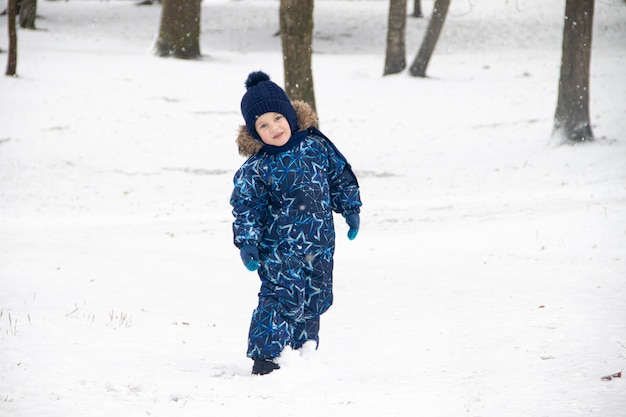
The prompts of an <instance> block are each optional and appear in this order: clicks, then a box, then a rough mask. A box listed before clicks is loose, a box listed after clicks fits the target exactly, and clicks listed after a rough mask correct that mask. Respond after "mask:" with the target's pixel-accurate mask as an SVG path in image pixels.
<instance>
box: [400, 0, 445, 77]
mask: <svg viewBox="0 0 626 417" xmlns="http://www.w3.org/2000/svg"><path fill="white" fill-rule="evenodd" d="M449 7H450V0H435V5H434V7H433V14H432V16H431V17H430V21H429V22H428V28H427V29H426V35H425V36H424V40H423V41H422V45H421V47H420V49H419V52H418V53H417V56H416V57H415V60H414V61H413V63H412V64H411V67H410V68H409V72H410V73H411V75H413V76H416V77H425V76H426V67H427V66H428V63H429V62H430V58H431V57H432V55H433V52H434V51H435V46H436V45H437V40H438V39H439V35H440V34H441V29H442V28H443V23H444V22H445V20H446V15H447V14H448V8H449Z"/></svg>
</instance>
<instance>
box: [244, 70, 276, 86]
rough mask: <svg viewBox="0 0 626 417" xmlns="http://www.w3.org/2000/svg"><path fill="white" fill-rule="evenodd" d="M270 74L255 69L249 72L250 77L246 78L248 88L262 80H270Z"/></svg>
mask: <svg viewBox="0 0 626 417" xmlns="http://www.w3.org/2000/svg"><path fill="white" fill-rule="evenodd" d="M269 80H270V76H269V75H267V74H266V73H264V72H263V71H255V72H251V73H250V74H248V79H247V80H246V89H249V88H250V87H254V86H255V85H257V84H258V83H260V82H261V81H269Z"/></svg>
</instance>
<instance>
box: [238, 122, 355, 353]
mask: <svg viewBox="0 0 626 417" xmlns="http://www.w3.org/2000/svg"><path fill="white" fill-rule="evenodd" d="M299 116H300V115H299ZM240 136H241V130H240ZM238 140H239V139H238ZM240 150H241V147H240ZM230 203H231V205H232V207H233V215H234V216H235V220H234V222H233V235H234V243H235V246H237V247H238V248H241V247H243V246H245V245H255V246H257V247H258V249H259V257H260V268H259V270H258V274H259V277H260V279H261V290H260V292H259V301H258V306H257V307H256V309H255V310H254V312H253V315H252V321H251V325H250V333H249V336H248V351H247V355H248V357H250V358H253V359H270V358H274V357H277V356H279V355H280V353H281V352H282V350H283V349H284V348H285V346H287V345H291V346H292V348H294V349H298V348H300V347H301V346H302V345H303V344H304V343H305V342H306V341H308V340H314V341H315V342H316V343H318V342H319V337H318V331H319V317H320V315H321V314H322V313H324V312H325V311H326V310H328V308H329V307H330V306H331V304H332V303H333V292H332V282H333V278H332V272H333V255H334V249H335V231H334V226H333V214H332V212H333V211H335V212H337V213H341V214H342V215H343V216H347V215H348V214H351V213H358V212H359V211H360V206H361V201H360V194H359V186H358V183H357V179H356V177H355V175H354V173H353V172H352V169H351V168H350V165H349V164H348V162H347V161H346V159H345V158H344V157H343V155H342V154H341V153H340V152H339V151H338V150H337V148H336V147H335V146H334V145H333V144H332V143H331V142H330V140H328V138H326V137H325V136H324V135H323V134H322V133H321V132H320V131H319V130H317V129H316V128H315V127H310V128H308V129H306V130H302V131H299V132H297V133H294V134H293V135H292V137H291V139H290V140H289V142H287V144H285V145H283V146H281V147H274V146H268V145H265V146H263V147H262V148H261V149H260V150H258V151H257V152H255V153H254V154H253V155H252V156H250V158H249V159H248V160H247V161H246V162H245V163H244V164H243V165H242V166H241V168H240V169H239V170H238V171H237V173H236V174H235V177H234V190H233V193H232V196H231V200H230Z"/></svg>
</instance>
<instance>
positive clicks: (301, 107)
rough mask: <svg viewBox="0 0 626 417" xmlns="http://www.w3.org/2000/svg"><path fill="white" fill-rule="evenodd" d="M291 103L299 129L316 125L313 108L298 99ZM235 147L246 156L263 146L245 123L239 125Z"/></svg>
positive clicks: (316, 119) (315, 115) (316, 120)
mask: <svg viewBox="0 0 626 417" xmlns="http://www.w3.org/2000/svg"><path fill="white" fill-rule="evenodd" d="M291 105H292V106H293V108H294V109H295V110H296V115H297V116H298V126H299V129H300V130H299V131H302V130H306V129H308V128H310V127H316V128H317V127H318V124H319V120H318V118H317V114H316V113H315V111H313V108H312V107H311V106H310V105H309V104H308V103H306V102H304V101H300V100H294V101H292V102H291ZM236 142H237V148H238V149H239V155H241V156H245V157H246V158H248V157H250V156H252V155H254V154H255V153H257V152H258V151H260V150H261V148H262V147H263V142H261V141H259V140H256V139H255V138H254V137H253V136H252V135H251V134H250V132H248V128H247V127H246V125H245V124H244V125H241V126H239V130H238V132H237V141H236Z"/></svg>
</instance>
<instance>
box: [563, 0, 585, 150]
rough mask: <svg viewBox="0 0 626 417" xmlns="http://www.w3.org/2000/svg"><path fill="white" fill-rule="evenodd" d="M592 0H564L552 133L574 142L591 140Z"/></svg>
mask: <svg viewBox="0 0 626 417" xmlns="http://www.w3.org/2000/svg"><path fill="white" fill-rule="evenodd" d="M593 11H594V0H567V1H566V3H565V19H564V26H563V50H562V55H561V75H560V78H559V93H558V100H557V105H556V112H555V115H554V131H553V136H554V135H560V136H561V137H562V138H564V139H566V140H570V141H574V142H582V141H588V140H593V132H592V131H591V122H590V118H589V67H590V64H591V38H592V32H593Z"/></svg>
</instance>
